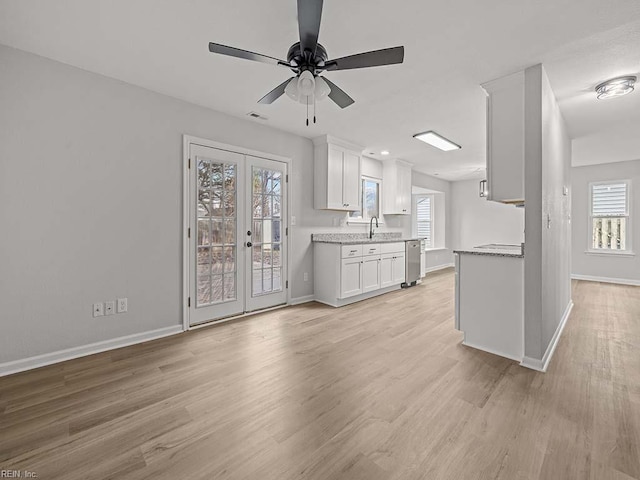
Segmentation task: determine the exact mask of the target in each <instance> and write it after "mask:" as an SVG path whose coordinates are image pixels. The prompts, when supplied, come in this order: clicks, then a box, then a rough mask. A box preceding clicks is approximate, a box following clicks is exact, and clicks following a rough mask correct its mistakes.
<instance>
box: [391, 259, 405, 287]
mask: <svg viewBox="0 0 640 480" xmlns="http://www.w3.org/2000/svg"><path fill="white" fill-rule="evenodd" d="M404 280H405V265H404V255H403V254H400V255H397V256H396V257H394V259H393V284H394V285H398V284H400V283H404Z"/></svg>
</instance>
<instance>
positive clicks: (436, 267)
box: [425, 263, 456, 273]
mask: <svg viewBox="0 0 640 480" xmlns="http://www.w3.org/2000/svg"><path fill="white" fill-rule="evenodd" d="M455 266H456V265H455V263H445V264H443V265H436V266H435V267H429V268H427V269H426V270H425V273H431V272H437V271H438V270H444V269H445V268H453V267H455Z"/></svg>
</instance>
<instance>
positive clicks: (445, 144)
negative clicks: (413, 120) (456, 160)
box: [413, 130, 462, 152]
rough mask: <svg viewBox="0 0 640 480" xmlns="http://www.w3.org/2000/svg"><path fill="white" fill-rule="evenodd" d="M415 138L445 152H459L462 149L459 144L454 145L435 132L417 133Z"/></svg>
mask: <svg viewBox="0 0 640 480" xmlns="http://www.w3.org/2000/svg"><path fill="white" fill-rule="evenodd" d="M413 138H417V139H418V140H421V141H423V142H425V143H428V144H429V145H431V146H432V147H436V148H439V149H440V150H443V151H445V152H449V151H451V150H459V149H461V148H462V147H461V146H460V145H458V144H457V143H453V142H452V141H451V140H448V139H446V138H444V137H443V136H442V135H438V134H437V133H436V132H434V131H433V130H429V131H428V132H423V133H416V134H415V135H414V136H413Z"/></svg>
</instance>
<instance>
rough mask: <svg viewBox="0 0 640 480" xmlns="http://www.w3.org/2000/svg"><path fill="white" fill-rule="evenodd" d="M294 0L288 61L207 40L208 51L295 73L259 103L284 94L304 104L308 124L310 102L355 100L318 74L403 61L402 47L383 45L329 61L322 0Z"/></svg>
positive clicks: (343, 104)
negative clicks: (322, 39) (294, 37)
mask: <svg viewBox="0 0 640 480" xmlns="http://www.w3.org/2000/svg"><path fill="white" fill-rule="evenodd" d="M297 1H298V30H299V32H300V41H299V42H296V43H294V44H293V45H291V47H290V48H289V52H288V53H287V61H284V60H280V59H277V58H274V57H269V56H267V55H262V54H259V53H255V52H249V51H247V50H242V49H240V48H235V47H229V46H226V45H221V44H219V43H209V51H210V52H211V53H219V54H221V55H228V56H231V57H236V58H243V59H245V60H253V61H255V62H263V63H269V64H271V65H277V66H282V67H286V68H289V69H291V71H293V73H295V76H294V77H291V78H290V79H288V80H286V81H284V82H282V83H281V84H280V85H278V86H277V87H276V88H274V89H273V90H271V91H270V92H269V93H267V94H266V95H265V96H264V97H262V98H261V99H260V100H259V101H258V103H262V104H270V103H273V102H274V101H275V100H277V99H278V98H280V97H281V96H282V95H283V94H285V93H286V94H287V95H288V96H289V97H290V98H292V99H293V100H296V101H299V102H300V103H303V104H306V105H307V125H309V114H308V112H309V105H310V104H311V103H313V105H314V108H315V102H316V101H319V100H322V99H323V98H324V97H326V96H328V97H329V98H330V99H331V100H333V102H335V103H336V104H337V105H338V106H339V107H340V108H346V107H348V106H349V105H351V104H352V103H354V100H353V99H352V98H351V97H350V96H349V95H347V94H346V93H345V92H344V91H343V90H341V89H340V88H339V87H338V86H337V85H336V84H335V83H333V82H331V81H330V80H329V79H327V78H324V77H321V76H320V74H321V73H323V72H325V71H334V70H350V69H354V68H366V67H379V66H382V65H393V64H397V63H402V61H403V60H404V47H393V48H384V49H382V50H374V51H371V52H365V53H358V54H356V55H349V56H346V57H341V58H336V59H333V60H329V59H328V55H327V51H326V50H325V48H324V47H323V46H322V45H321V44H319V43H318V33H319V31H320V19H321V17H322V2H323V0H297ZM313 121H314V123H315V121H316V119H315V115H314V117H313Z"/></svg>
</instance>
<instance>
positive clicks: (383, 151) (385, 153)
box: [380, 150, 389, 155]
mask: <svg viewBox="0 0 640 480" xmlns="http://www.w3.org/2000/svg"><path fill="white" fill-rule="evenodd" d="M380 155H389V150H382V151H381V152H380Z"/></svg>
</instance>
